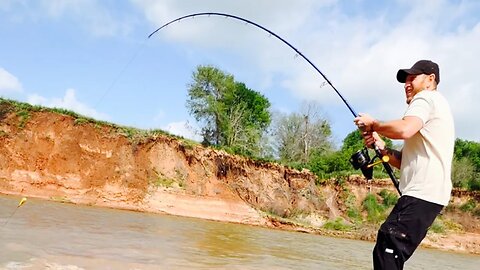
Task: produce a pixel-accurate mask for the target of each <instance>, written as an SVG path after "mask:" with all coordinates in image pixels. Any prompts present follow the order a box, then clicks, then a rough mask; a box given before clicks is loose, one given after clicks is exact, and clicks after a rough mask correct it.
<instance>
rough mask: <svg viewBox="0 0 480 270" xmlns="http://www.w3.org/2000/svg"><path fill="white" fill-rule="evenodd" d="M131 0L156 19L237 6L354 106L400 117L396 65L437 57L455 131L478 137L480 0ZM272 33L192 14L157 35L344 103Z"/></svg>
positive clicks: (261, 77) (295, 91) (327, 101)
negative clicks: (350, 4) (351, 8)
mask: <svg viewBox="0 0 480 270" xmlns="http://www.w3.org/2000/svg"><path fill="white" fill-rule="evenodd" d="M134 2H135V3H136V4H138V6H140V7H141V8H143V10H144V12H145V14H146V16H147V18H148V19H149V20H150V21H152V23H153V24H154V25H156V26H160V25H162V24H163V23H166V22H167V21H169V20H171V19H174V18H176V17H178V16H182V15H186V14H189V13H195V12H200V11H215V12H226V13H232V14H234V15H238V16H242V17H244V18H247V19H250V20H252V21H255V22H257V23H259V24H261V25H263V26H265V27H267V28H269V29H271V30H273V31H275V32H276V33H277V34H279V35H280V36H282V37H283V38H285V39H286V40H287V41H289V42H290V43H291V44H292V45H294V46H296V47H297V49H299V50H300V51H302V53H303V54H305V56H307V57H308V58H309V59H310V60H311V61H313V62H314V63H315V64H316V65H317V67H318V68H319V69H320V70H321V71H322V72H323V73H324V74H325V75H327V77H328V78H329V79H330V81H331V82H332V83H333V84H334V86H335V87H336V88H337V89H338V90H339V91H341V93H342V94H343V95H344V97H345V98H346V99H347V100H348V101H349V102H350V103H351V105H352V106H353V107H354V108H356V109H358V108H357V107H359V108H360V107H361V108H364V110H365V111H367V112H370V113H371V114H373V115H374V116H375V115H377V116H379V117H381V118H382V119H383V120H388V119H391V118H397V117H400V116H401V115H402V113H403V110H404V109H405V97H404V93H403V86H402V85H401V84H399V83H398V82H396V80H395V74H396V72H397V70H398V69H399V68H405V67H410V66H411V65H412V64H413V63H414V62H415V61H416V60H419V59H431V60H434V61H436V62H438V63H439V65H440V68H441V79H442V81H441V83H440V86H439V90H440V91H441V92H442V93H443V94H444V95H445V96H447V98H448V99H449V100H450V102H451V107H452V111H453V113H454V117H455V121H456V127H457V136H458V137H460V138H464V139H469V140H479V138H480V125H471V123H476V122H478V119H477V115H479V114H480V106H478V104H477V103H478V100H480V90H479V89H480V76H478V75H477V74H476V73H477V70H478V69H477V66H478V56H479V55H480V46H478V41H479V40H480V19H479V16H478V14H479V12H480V3H479V2H478V1H462V2H460V3H459V2H456V1H446V0H444V1H433V0H430V1H422V2H418V3H416V4H415V5H412V4H411V1H406V0H405V1H404V0H400V1H397V2H392V3H390V4H389V5H386V6H385V8H384V10H380V11H378V14H377V15H378V16H370V15H371V14H370V13H367V12H366V10H368V9H369V8H370V7H368V6H367V5H368V4H370V5H373V4H372V3H363V4H364V7H363V8H364V11H359V12H358V13H355V14H353V15H352V14H349V13H346V11H344V9H342V7H341V5H342V2H336V1H308V0H306V1H302V2H301V3H297V2H295V4H292V2H291V1H261V2H258V1H253V0H252V1H242V2H241V4H240V3H238V4H235V3H232V2H230V1H229V2H226V1H224V2H220V3H219V2H218V1H213V0H212V1H173V0H171V1H151V0H144V1H142V0H138V1H134ZM254 5H255V8H252V6H254ZM375 8H380V9H381V8H382V7H381V6H376V7H375ZM162 31H163V30H162ZM267 37H268V35H266V34H265V33H263V32H262V31H259V30H258V29H252V28H251V27H245V25H244V24H243V23H239V22H237V21H233V20H227V19H225V18H215V19H214V18H193V19H188V20H187V19H186V20H184V21H182V22H181V23H178V24H175V25H172V26H169V27H167V28H166V29H165V30H164V32H162V33H158V37H157V38H159V39H162V40H165V39H167V40H169V41H170V42H181V43H184V44H187V45H188V47H196V48H197V49H200V50H208V49H215V50H217V49H224V50H226V51H230V52H231V53H232V54H238V55H239V57H238V59H239V61H238V62H240V60H244V59H249V61H250V64H251V66H252V67H253V68H250V69H249V70H248V71H240V70H239V69H240V68H242V67H237V70H235V71H234V72H232V73H235V74H236V73H237V72H239V73H246V74H249V75H251V76H256V78H255V77H250V78H247V79H248V80H250V81H262V82H264V84H263V86H271V84H272V82H271V81H272V78H275V80H276V81H277V84H278V85H281V86H283V87H285V88H287V89H289V91H290V92H291V95H293V96H296V97H298V99H307V100H308V99H309V100H316V101H318V102H319V103H320V104H322V105H323V106H325V107H327V109H326V110H327V111H328V107H329V106H332V104H335V105H338V104H342V101H341V100H340V99H338V97H336V95H335V93H334V92H333V90H331V89H327V88H330V87H329V86H326V87H323V88H320V85H321V84H322V82H323V81H324V80H323V78H321V77H320V75H319V74H317V73H316V72H315V71H314V70H313V69H312V68H311V67H310V66H308V64H307V63H302V62H303V60H302V59H299V58H298V57H297V58H294V57H293V54H294V52H293V51H291V50H290V49H289V48H286V46H285V45H284V44H282V43H281V42H280V41H278V40H276V39H273V38H267ZM222 68H223V67H222ZM230 68H231V67H230ZM243 68H245V67H243ZM231 69H232V68H231ZM233 69H234V68H233ZM272 74H276V75H272ZM265 78H266V79H265ZM265 82H266V83H265ZM273 83H275V82H273ZM247 84H250V83H249V82H247ZM260 85H262V84H261V83H260ZM258 90H260V89H258ZM327 91H328V92H330V93H328V94H327V93H326V92H327ZM360 105H361V106H360ZM340 106H343V105H340ZM345 110H346V108H345ZM362 111H363V110H362ZM347 120H350V119H347ZM352 128H353V127H352Z"/></svg>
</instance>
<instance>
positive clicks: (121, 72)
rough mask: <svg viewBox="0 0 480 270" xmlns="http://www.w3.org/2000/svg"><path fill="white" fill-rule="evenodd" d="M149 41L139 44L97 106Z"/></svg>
mask: <svg viewBox="0 0 480 270" xmlns="http://www.w3.org/2000/svg"><path fill="white" fill-rule="evenodd" d="M147 41H148V38H147V39H145V40H144V41H143V42H142V43H140V46H138V48H137V50H136V51H135V53H134V54H133V55H132V57H131V58H130V60H129V61H128V62H127V63H126V64H125V66H124V67H123V68H122V69H121V70H120V72H119V73H118V75H117V76H116V77H115V78H114V79H113V81H112V83H111V84H110V86H109V87H108V88H107V90H105V92H103V94H102V95H101V96H100V99H99V100H98V101H97V103H96V104H95V106H94V107H95V108H96V107H97V106H98V105H99V104H100V103H101V102H102V101H103V99H104V98H105V97H106V96H107V94H108V93H109V92H110V91H111V90H112V89H113V87H114V86H115V85H116V84H117V82H118V80H119V79H120V77H121V76H122V75H123V73H124V72H125V71H126V70H127V68H128V67H129V66H130V65H131V64H132V62H133V61H134V60H135V59H136V58H137V57H138V55H139V54H140V51H143V49H144V47H145V44H146V43H147Z"/></svg>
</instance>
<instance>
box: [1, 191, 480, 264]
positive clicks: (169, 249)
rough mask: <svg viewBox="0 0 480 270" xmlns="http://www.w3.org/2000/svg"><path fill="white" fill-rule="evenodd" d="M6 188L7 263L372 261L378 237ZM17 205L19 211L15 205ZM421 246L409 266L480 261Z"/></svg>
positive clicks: (4, 256) (3, 254)
mask: <svg viewBox="0 0 480 270" xmlns="http://www.w3.org/2000/svg"><path fill="white" fill-rule="evenodd" d="M20 199H21V198H19V197H13V196H4V195H1V196H0V269H73V270H78V269H371V268H372V267H371V256H370V253H371V249H372V247H373V245H374V244H373V243H371V242H365V241H355V240H346V239H338V238H330V237H324V236H318V235H310V234H305V233H297V232H287V231H280V230H272V229H267V228H261V227H255V226H247V225H239V224H230V223H221V222H212V221H205V220H200V219H193V218H182V217H174V216H168V215H158V214H148V213H138V212H132V211H122V210H115V209H107V208H98V207H91V206H90V207H89V206H79V205H73V204H63V203H58V202H50V201H44V200H37V199H28V201H27V202H26V203H25V204H24V205H23V206H21V207H19V208H17V205H18V203H19V201H20ZM15 210H16V211H15ZM479 265H480V256H475V255H466V254H457V253H451V252H443V251H437V250H429V249H419V250H417V251H416V253H415V254H414V256H413V257H412V258H411V259H410V261H408V262H407V264H406V267H405V269H455V270H456V269H479V268H478V267H479Z"/></svg>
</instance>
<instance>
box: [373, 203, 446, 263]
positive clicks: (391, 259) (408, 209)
mask: <svg viewBox="0 0 480 270" xmlns="http://www.w3.org/2000/svg"><path fill="white" fill-rule="evenodd" d="M442 208H443V206H442V205H438V204H435V203H431V202H427V201H424V200H420V199H417V198H414V197H410V196H402V197H400V199H399V200H398V202H397V204H396V205H395V207H394V208H393V210H392V212H391V213H390V215H389V216H388V217H387V220H386V221H385V222H384V223H383V224H382V226H381V227H380V229H379V230H378V235H377V243H376V245H375V248H374V250H373V266H374V269H376V270H377V269H388V270H392V269H403V265H404V263H405V262H406V261H407V260H408V259H409V258H410V256H412V254H413V252H414V251H415V249H416V248H417V247H418V245H419V244H420V242H422V240H423V238H425V235H426V234H427V231H428V228H429V227H430V225H432V223H433V221H434V220H435V218H436V217H437V215H438V214H439V213H440V211H441V210H442Z"/></svg>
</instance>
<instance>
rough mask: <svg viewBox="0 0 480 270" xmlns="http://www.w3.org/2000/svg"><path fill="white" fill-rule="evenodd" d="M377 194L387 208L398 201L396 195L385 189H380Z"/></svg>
mask: <svg viewBox="0 0 480 270" xmlns="http://www.w3.org/2000/svg"><path fill="white" fill-rule="evenodd" d="M378 195H380V197H382V199H383V205H384V206H385V207H387V208H388V207H390V206H394V205H395V204H396V203H397V201H398V195H397V194H396V193H393V192H390V191H388V190H386V189H382V190H381V191H380V193H378Z"/></svg>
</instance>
